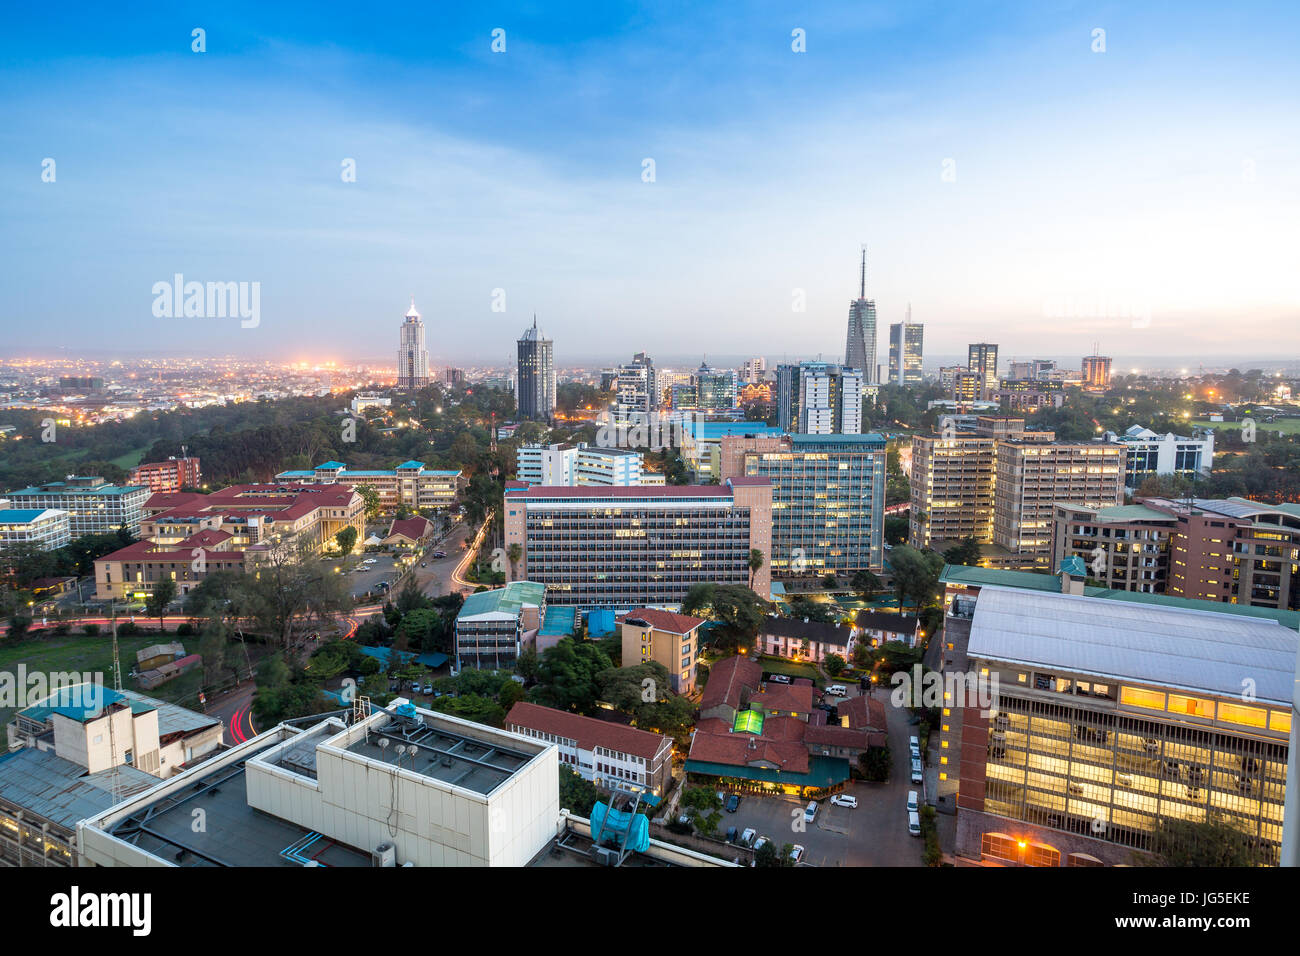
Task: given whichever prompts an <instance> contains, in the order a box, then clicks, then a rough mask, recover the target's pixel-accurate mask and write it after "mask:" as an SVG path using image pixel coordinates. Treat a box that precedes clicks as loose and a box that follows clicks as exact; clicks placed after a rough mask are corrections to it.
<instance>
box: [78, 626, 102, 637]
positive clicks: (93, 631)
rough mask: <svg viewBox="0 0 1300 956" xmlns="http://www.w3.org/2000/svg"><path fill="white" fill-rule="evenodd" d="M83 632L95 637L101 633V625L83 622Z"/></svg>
mask: <svg viewBox="0 0 1300 956" xmlns="http://www.w3.org/2000/svg"><path fill="white" fill-rule="evenodd" d="M81 633H82V634H85V635H86V636H87V637H94V636H95V635H96V634H98V633H99V625H98V624H83V625H81Z"/></svg>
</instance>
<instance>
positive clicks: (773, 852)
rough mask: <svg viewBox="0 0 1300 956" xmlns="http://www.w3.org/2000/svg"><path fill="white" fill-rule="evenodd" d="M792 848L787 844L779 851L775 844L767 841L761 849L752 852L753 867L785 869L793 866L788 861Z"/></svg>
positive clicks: (789, 860) (792, 863)
mask: <svg viewBox="0 0 1300 956" xmlns="http://www.w3.org/2000/svg"><path fill="white" fill-rule="evenodd" d="M793 850H794V846H793V845H791V844H789V843H787V844H785V845H784V846H783V847H781V848H780V849H779V850H778V849H777V846H776V844H775V843H773V842H772V841H771V840H768V841H767V842H766V843H764V844H763V845H762V846H761V847H759V848H758V849H757V850H755V851H754V866H755V868H757V867H760V866H770V867H785V866H794V861H793V860H791V859H790V854H791V852H793Z"/></svg>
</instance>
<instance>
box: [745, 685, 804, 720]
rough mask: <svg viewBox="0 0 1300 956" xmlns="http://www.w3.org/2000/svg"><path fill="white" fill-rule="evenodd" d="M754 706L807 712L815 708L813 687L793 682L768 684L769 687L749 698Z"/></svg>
mask: <svg viewBox="0 0 1300 956" xmlns="http://www.w3.org/2000/svg"><path fill="white" fill-rule="evenodd" d="M749 703H750V704H751V705H752V706H754V707H762V708H763V709H764V710H766V711H781V712H785V713H796V714H806V713H808V712H809V711H810V710H812V709H813V687H812V685H811V684H806V685H804V686H802V687H800V686H795V685H791V684H768V685H767V689H766V690H764V691H762V692H761V693H758V694H755V695H754V696H753V697H751V698H750V699H749Z"/></svg>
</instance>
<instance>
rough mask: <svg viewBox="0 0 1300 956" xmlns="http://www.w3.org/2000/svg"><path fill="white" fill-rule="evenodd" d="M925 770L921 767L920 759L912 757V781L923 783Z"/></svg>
mask: <svg viewBox="0 0 1300 956" xmlns="http://www.w3.org/2000/svg"><path fill="white" fill-rule="evenodd" d="M924 782H925V771H923V770H922V769H921V761H919V760H917V759H916V758H913V759H912V783H924Z"/></svg>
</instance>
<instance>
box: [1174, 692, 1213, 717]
mask: <svg viewBox="0 0 1300 956" xmlns="http://www.w3.org/2000/svg"><path fill="white" fill-rule="evenodd" d="M1169 712H1170V713H1171V714H1186V715H1188V716H1189V717H1205V718H1208V719H1210V720H1213V719H1214V702H1213V701H1209V700H1205V699H1204V698H1202V697H1188V696H1186V695H1185V694H1170V695H1169Z"/></svg>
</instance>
